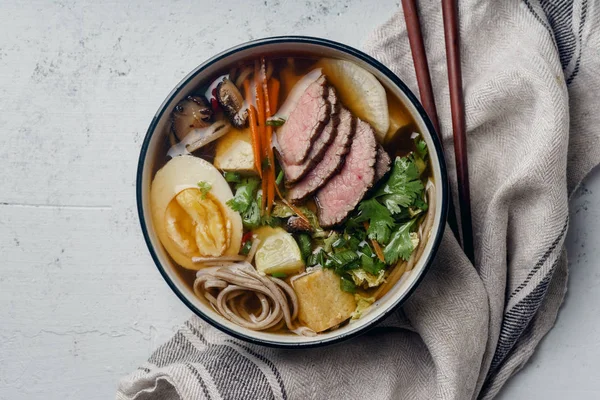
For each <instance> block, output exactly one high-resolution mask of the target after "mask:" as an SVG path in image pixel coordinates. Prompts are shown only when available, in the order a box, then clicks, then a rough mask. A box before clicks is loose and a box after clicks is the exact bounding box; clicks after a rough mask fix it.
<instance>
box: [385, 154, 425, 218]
mask: <svg viewBox="0 0 600 400" xmlns="http://www.w3.org/2000/svg"><path fill="white" fill-rule="evenodd" d="M419 176H420V172H419V169H418V168H417V165H416V164H415V161H414V159H413V158H412V157H397V158H396V160H395V161H394V166H393V168H392V172H391V174H390V176H389V178H388V180H387V182H385V184H384V185H383V186H382V187H381V188H380V189H379V190H377V192H375V196H374V197H375V198H377V199H378V200H379V201H381V202H382V203H383V204H384V205H385V206H386V207H387V209H388V210H390V212H391V213H392V214H397V213H400V212H401V211H402V208H406V207H409V206H410V205H411V204H412V203H413V202H414V201H415V199H417V198H418V197H419V195H421V194H422V192H423V190H424V186H423V182H421V179H420V178H419Z"/></svg>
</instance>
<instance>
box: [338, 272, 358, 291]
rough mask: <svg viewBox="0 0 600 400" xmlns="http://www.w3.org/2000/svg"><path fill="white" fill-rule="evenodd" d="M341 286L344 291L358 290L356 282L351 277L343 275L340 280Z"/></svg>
mask: <svg viewBox="0 0 600 400" xmlns="http://www.w3.org/2000/svg"><path fill="white" fill-rule="evenodd" d="M340 288H341V289H342V290H343V291H344V292H348V293H355V292H356V285H355V284H354V282H353V281H352V280H351V279H348V278H346V277H345V276H342V279H341V280H340Z"/></svg>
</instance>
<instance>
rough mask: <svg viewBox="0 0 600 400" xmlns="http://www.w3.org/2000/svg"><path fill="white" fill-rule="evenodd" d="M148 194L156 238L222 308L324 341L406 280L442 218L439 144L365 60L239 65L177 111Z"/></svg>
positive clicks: (230, 315) (201, 293)
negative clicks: (437, 212)
mask: <svg viewBox="0 0 600 400" xmlns="http://www.w3.org/2000/svg"><path fill="white" fill-rule="evenodd" d="M170 118H171V123H170V126H169V127H168V130H167V131H166V132H164V135H165V147H164V152H162V153H161V154H159V155H158V157H159V159H158V160H157V162H156V165H158V166H159V168H158V171H157V172H156V173H155V175H154V178H153V181H152V186H151V210H152V219H153V223H154V227H155V229H156V233H157V235H158V237H159V239H160V241H161V243H162V245H163V246H164V248H165V250H166V251H167V253H168V254H169V255H170V257H171V258H172V259H173V261H174V262H175V264H177V265H178V266H179V267H178V269H179V271H178V273H180V274H181V276H182V277H183V279H184V280H185V281H186V282H187V283H188V284H189V285H190V287H191V288H193V291H194V293H195V294H196V296H198V298H199V299H200V300H201V301H203V302H206V303H207V304H210V305H211V306H212V308H213V310H214V312H215V313H218V314H220V315H221V316H223V317H224V318H226V319H228V320H230V321H232V322H233V323H235V324H237V325H239V326H242V327H245V328H249V329H252V330H257V331H269V332H280V333H288V334H290V333H293V334H298V335H308V336H314V335H318V334H319V333H322V332H326V331H331V330H334V329H337V328H339V327H340V326H343V325H344V324H347V323H352V321H353V320H356V319H359V318H361V317H362V316H364V315H365V314H366V313H368V312H369V310H370V307H371V305H372V304H373V303H374V302H375V301H376V300H378V299H380V298H381V297H382V296H384V295H385V294H386V293H387V292H388V291H389V290H390V288H391V287H392V286H393V285H396V284H399V283H401V282H402V281H403V278H404V279H406V278H407V276H408V273H409V272H410V271H411V269H412V268H413V266H414V265H415V263H416V262H417V260H418V259H419V257H421V254H422V253H423V250H424V248H425V244H426V242H427V240H428V238H429V235H430V231H431V227H432V225H433V222H434V209H435V204H434V202H435V185H434V182H433V178H432V172H431V167H430V161H429V155H428V149H427V146H426V144H425V141H424V140H423V138H422V137H421V134H420V132H418V130H417V128H416V124H415V122H414V120H413V119H412V117H411V115H410V114H409V112H408V111H407V110H406V109H405V107H404V106H403V105H402V103H401V101H400V100H399V99H398V98H396V97H394V96H393V95H392V94H391V93H390V92H387V91H386V89H385V88H384V87H383V85H382V84H381V83H380V82H379V81H378V80H377V78H375V77H374V76H373V75H372V74H371V73H369V72H367V71H365V70H364V69H362V68H361V67H359V66H357V65H356V64H354V63H352V62H349V61H343V60H337V59H323V58H311V57H306V56H301V57H300V56H291V57H283V56H277V57H267V56H265V57H259V58H257V59H250V60H247V61H245V62H243V63H241V64H236V65H232V66H230V69H229V70H223V71H221V73H220V74H218V75H217V76H213V77H212V78H211V80H209V81H206V82H204V83H203V85H201V86H199V87H197V88H196V89H195V90H194V91H193V92H191V93H189V94H188V95H187V96H186V97H185V98H184V99H183V100H182V101H181V102H180V103H179V104H177V105H176V106H175V108H174V109H173V110H172V113H171V117H170Z"/></svg>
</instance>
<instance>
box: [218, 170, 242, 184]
mask: <svg viewBox="0 0 600 400" xmlns="http://www.w3.org/2000/svg"><path fill="white" fill-rule="evenodd" d="M223 176H224V177H225V180H226V181H227V182H229V183H238V182H241V181H242V176H241V175H240V174H239V172H231V171H227V172H225V174H223Z"/></svg>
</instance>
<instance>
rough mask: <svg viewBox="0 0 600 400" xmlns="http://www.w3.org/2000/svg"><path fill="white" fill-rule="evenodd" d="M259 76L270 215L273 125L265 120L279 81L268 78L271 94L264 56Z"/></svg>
mask: <svg viewBox="0 0 600 400" xmlns="http://www.w3.org/2000/svg"><path fill="white" fill-rule="evenodd" d="M260 77H261V83H262V90H263V96H264V103H265V127H264V129H265V132H264V136H263V138H264V141H263V145H264V152H265V158H266V159H267V161H268V164H269V174H268V179H267V185H266V188H267V190H266V195H267V204H266V209H267V215H270V214H271V207H272V206H273V202H274V201H275V158H274V157H273V145H272V143H271V138H272V136H273V127H272V126H270V125H266V120H268V119H269V118H270V117H271V116H272V115H273V114H272V110H274V109H275V108H276V107H277V100H278V99H277V97H278V95H279V81H277V80H276V79H274V78H271V79H270V81H269V82H270V83H271V84H272V86H271V88H274V89H275V90H273V95H272V96H271V95H270V94H271V91H270V90H269V82H267V71H266V62H265V58H264V57H262V58H261V70H260ZM275 94H276V95H275Z"/></svg>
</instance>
